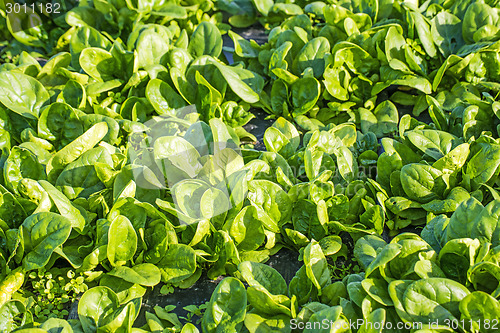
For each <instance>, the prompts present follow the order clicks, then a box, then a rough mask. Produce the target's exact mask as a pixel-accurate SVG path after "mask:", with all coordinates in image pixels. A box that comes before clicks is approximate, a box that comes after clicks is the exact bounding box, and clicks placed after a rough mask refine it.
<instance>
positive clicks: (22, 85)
mask: <svg viewBox="0 0 500 333" xmlns="http://www.w3.org/2000/svg"><path fill="white" fill-rule="evenodd" d="M0 87H1V89H0V102H1V103H2V104H3V105H5V107H7V108H8V109H10V110H12V111H13V112H15V113H17V114H20V115H21V116H23V117H26V118H29V119H37V118H38V115H39V114H40V109H41V108H42V106H43V105H44V104H45V103H46V102H48V100H49V98H50V95H49V93H48V92H47V90H46V89H45V87H44V86H43V85H42V84H41V83H40V82H38V81H37V80H36V79H34V78H32V77H31V76H28V75H25V74H22V73H18V72H15V71H1V72H0Z"/></svg>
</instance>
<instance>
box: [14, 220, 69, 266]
mask: <svg viewBox="0 0 500 333" xmlns="http://www.w3.org/2000/svg"><path fill="white" fill-rule="evenodd" d="M21 229H22V231H23V232H22V235H23V238H24V247H25V249H24V251H25V252H26V253H27V254H26V255H25V256H24V259H23V268H24V269H25V270H27V271H29V270H32V269H38V268H42V267H44V266H45V265H46V264H47V263H48V262H49V259H50V256H51V255H52V253H53V252H54V250H55V249H56V248H57V247H58V246H61V245H62V244H64V242H65V241H66V240H67V239H68V237H69V234H70V232H71V221H70V220H68V219H67V218H65V217H63V216H61V215H58V214H55V213H50V212H41V213H35V214H33V215H30V216H29V217H28V218H27V219H26V220H24V222H23V224H22V225H21Z"/></svg>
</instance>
